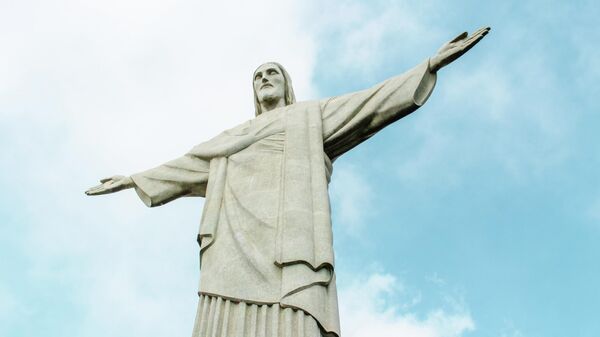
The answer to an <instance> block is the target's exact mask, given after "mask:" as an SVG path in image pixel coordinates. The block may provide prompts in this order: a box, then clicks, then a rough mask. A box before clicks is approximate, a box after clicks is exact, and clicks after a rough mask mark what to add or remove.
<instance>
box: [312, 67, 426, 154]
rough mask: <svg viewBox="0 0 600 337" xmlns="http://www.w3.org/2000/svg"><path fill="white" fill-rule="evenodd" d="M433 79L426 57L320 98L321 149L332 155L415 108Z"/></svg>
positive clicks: (342, 151) (424, 96) (420, 102)
mask: <svg viewBox="0 0 600 337" xmlns="http://www.w3.org/2000/svg"><path fill="white" fill-rule="evenodd" d="M435 82H436V74H435V73H433V72H431V71H430V70H429V60H427V61H425V62H423V63H421V64H420V65H418V66H416V67H414V68H413V69H411V70H409V71H407V72H406V73H404V74H402V75H399V76H396V77H393V78H390V79H388V80H387V81H385V82H382V83H380V84H378V85H376V86H374V87H372V88H369V89H367V90H363V91H359V92H355V93H350V94H346V95H342V96H336V97H332V98H329V99H324V100H322V101H321V111H322V117H323V141H324V148H325V152H326V153H327V155H328V156H329V157H330V158H331V159H335V158H337V157H339V156H341V155H342V154H344V153H345V152H347V151H348V150H350V149H352V148H353V147H355V146H356V145H358V144H360V143H362V142H363V141H365V140H367V139H368V138H369V137H371V136H372V135H374V134H375V133H376V132H378V131H379V130H381V129H383V128H384V127H386V126H387V125H389V124H391V123H393V122H395V121H397V120H398V119H400V118H402V117H404V116H406V115H408V114H410V113H411V112H413V111H415V110H417V109H418V108H419V107H420V106H421V105H423V104H424V103H425V101H426V100H427V98H429V95H430V94H431V92H432V90H433V87H434V86H435Z"/></svg>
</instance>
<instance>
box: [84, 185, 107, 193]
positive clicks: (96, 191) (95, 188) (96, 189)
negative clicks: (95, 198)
mask: <svg viewBox="0 0 600 337" xmlns="http://www.w3.org/2000/svg"><path fill="white" fill-rule="evenodd" d="M102 190H103V188H102V185H100V186H95V187H92V188H90V189H89V190H87V191H85V194H87V195H96V194H98V193H99V192H101V191H102Z"/></svg>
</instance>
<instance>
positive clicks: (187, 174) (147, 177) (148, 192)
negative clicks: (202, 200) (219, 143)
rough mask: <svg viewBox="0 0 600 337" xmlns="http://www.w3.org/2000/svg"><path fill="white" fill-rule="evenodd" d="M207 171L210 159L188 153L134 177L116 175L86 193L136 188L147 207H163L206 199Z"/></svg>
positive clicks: (99, 193) (106, 192)
mask: <svg viewBox="0 0 600 337" xmlns="http://www.w3.org/2000/svg"><path fill="white" fill-rule="evenodd" d="M208 171H209V163H208V161H207V160H204V159H201V158H198V157H197V156H194V155H192V154H186V155H185V156H182V157H179V158H177V159H175V160H172V161H170V162H168V163H165V164H163V165H160V166H158V167H155V168H153V169H150V170H147V171H144V172H141V173H137V174H134V175H132V176H131V177H124V176H113V177H111V178H106V179H102V180H100V182H101V183H102V184H100V185H98V186H95V187H92V188H90V189H89V190H87V191H86V192H85V194H87V195H101V194H108V193H114V192H118V191H121V190H124V189H128V188H135V191H136V192H137V194H138V196H139V197H140V199H142V201H143V202H144V204H146V206H149V207H154V206H160V205H163V204H165V203H167V202H169V201H171V200H174V199H177V198H180V197H185V196H200V197H203V196H205V194H206V187H207V183H208Z"/></svg>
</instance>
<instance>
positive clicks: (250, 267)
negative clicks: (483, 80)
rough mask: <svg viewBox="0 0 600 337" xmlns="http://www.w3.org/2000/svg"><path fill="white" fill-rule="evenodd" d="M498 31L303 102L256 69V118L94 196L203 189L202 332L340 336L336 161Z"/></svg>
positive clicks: (114, 180)
mask: <svg viewBox="0 0 600 337" xmlns="http://www.w3.org/2000/svg"><path fill="white" fill-rule="evenodd" d="M489 30H490V28H481V29H479V30H477V31H476V32H475V33H473V34H472V35H471V36H468V34H467V33H466V32H465V33H462V34H460V35H458V36H457V37H456V38H454V39H453V40H451V41H450V42H448V43H446V44H445V45H443V46H442V48H441V49H440V50H439V51H438V52H437V54H436V55H435V56H433V57H431V58H429V59H427V60H425V61H424V62H422V63H421V64H419V65H418V66H416V67H415V68H413V69H411V70H409V71H408V72H406V73H404V74H402V75H400V76H397V77H393V78H391V79H388V80H387V81H385V82H383V83H380V84H378V85H376V86H374V87H372V88H370V89H367V90H364V91H360V92H356V93H351V94H346V95H342V96H337V97H332V98H328V99H322V100H316V101H308V102H300V103H297V102H296V101H295V97H294V91H293V89H292V82H291V80H290V77H289V75H288V74H287V72H286V71H285V69H284V68H283V67H282V66H281V65H279V64H278V63H274V62H269V63H265V64H263V65H261V66H260V67H258V68H257V69H256V71H255V72H254V78H253V87H254V98H255V102H254V103H255V111H256V117H255V118H254V119H251V120H249V121H247V122H245V123H243V124H241V125H238V126H237V127H234V128H232V129H230V130H227V131H224V132H223V133H221V134H220V135H218V136H216V137H215V138H213V139H211V140H209V141H207V142H205V143H202V144H200V145H197V146H195V147H194V148H192V149H191V150H190V151H189V152H188V153H187V154H185V155H184V156H182V157H179V158H177V159H175V160H172V161H170V162H167V163H165V164H163V165H161V166H158V167H156V168H153V169H150V170H148V171H145V172H141V173H138V174H134V175H132V176H130V177H125V176H113V177H111V178H107V179H102V180H101V181H100V182H101V185H99V186H96V187H93V188H91V189H89V190H88V191H86V194H88V195H100V194H107V193H114V192H117V191H120V190H124V189H128V188H134V189H135V191H136V192H137V194H138V196H139V197H140V198H141V199H142V201H143V202H144V203H145V204H146V205H147V206H149V207H154V206H160V205H163V204H165V203H167V202H170V201H172V200H175V199H177V198H180V197H184V196H200V197H205V198H206V201H205V204H204V210H203V214H202V220H201V225H200V231H199V234H198V243H199V245H200V252H201V258H200V260H201V276H200V289H199V291H198V295H199V304H198V311H197V315H196V321H195V324H194V330H193V337H207V336H222V337H228V336H231V337H238V336H255V335H256V336H273V337H275V336H299V337H302V336H306V337H315V336H338V337H339V336H340V327H339V317H338V308H337V294H336V285H335V269H334V257H333V248H332V243H333V240H332V230H331V216H330V206H329V196H328V191H327V188H328V183H329V178H330V176H331V173H332V162H333V161H335V159H336V158H338V157H339V156H341V155H342V154H344V153H345V152H347V151H349V150H350V149H352V148H353V147H355V146H356V145H358V144H360V143H361V142H363V141H365V140H366V139H368V138H369V137H371V136H372V135H374V134H375V133H376V132H378V131H379V130H381V129H382V128H384V127H385V126H387V125H389V124H391V123H393V122H395V121H397V120H398V119H400V118H402V117H404V116H406V115H408V114H410V113H411V112H413V111H415V110H416V109H418V108H419V107H420V106H421V105H423V104H424V103H425V101H426V100H427V98H428V97H429V95H430V94H431V92H432V90H433V87H434V85H435V82H436V76H437V72H438V71H439V70H440V69H441V68H442V67H444V66H446V65H448V64H449V63H451V62H452V61H454V60H456V59H457V58H459V57H460V56H461V55H463V54H464V53H466V52H467V51H468V50H469V49H470V48H472V47H473V46H474V45H475V44H477V43H478V42H479V41H480V40H481V39H482V38H483V37H484V36H485V35H486V34H487V33H488V32H489Z"/></svg>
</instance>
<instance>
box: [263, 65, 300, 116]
mask: <svg viewBox="0 0 600 337" xmlns="http://www.w3.org/2000/svg"><path fill="white" fill-rule="evenodd" d="M265 64H274V65H276V66H277V67H278V68H279V70H280V71H281V74H282V75H283V79H284V82H285V88H284V95H285V105H290V104H294V103H296V96H295V95H294V88H292V78H291V77H290V75H289V74H288V72H287V71H286V70H285V68H284V67H283V66H282V65H281V64H279V63H277V62H267V63H263V64H261V65H260V66H258V68H260V67H262V66H264V65H265ZM258 68H256V70H258ZM256 70H254V72H253V73H252V90H253V91H254V112H255V114H254V115H255V116H258V115H260V114H261V113H262V109H261V107H260V102H259V101H258V95H257V94H256V89H255V88H254V75H255V74H256Z"/></svg>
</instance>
